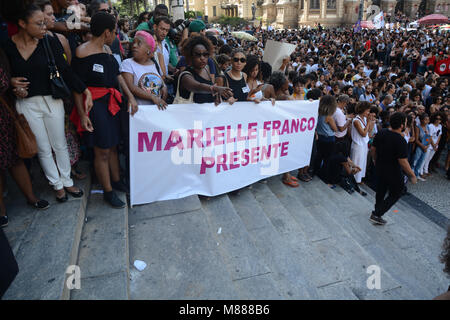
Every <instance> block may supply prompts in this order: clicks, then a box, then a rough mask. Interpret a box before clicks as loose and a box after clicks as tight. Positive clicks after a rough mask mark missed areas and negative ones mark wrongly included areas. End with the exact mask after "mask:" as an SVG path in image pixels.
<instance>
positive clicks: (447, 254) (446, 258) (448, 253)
mask: <svg viewBox="0 0 450 320" xmlns="http://www.w3.org/2000/svg"><path fill="white" fill-rule="evenodd" d="M442 249H443V250H442V253H441V255H440V256H439V260H440V261H441V262H442V263H443V264H444V270H443V271H444V272H445V273H447V274H448V275H449V276H450V225H449V226H448V229H447V236H446V237H445V239H444V243H443V244H442Z"/></svg>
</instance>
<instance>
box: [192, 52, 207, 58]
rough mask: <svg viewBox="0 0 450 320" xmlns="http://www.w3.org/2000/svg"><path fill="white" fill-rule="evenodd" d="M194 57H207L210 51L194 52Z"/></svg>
mask: <svg viewBox="0 0 450 320" xmlns="http://www.w3.org/2000/svg"><path fill="white" fill-rule="evenodd" d="M194 57H198V58H200V57H205V58H209V52H203V53H201V52H194Z"/></svg>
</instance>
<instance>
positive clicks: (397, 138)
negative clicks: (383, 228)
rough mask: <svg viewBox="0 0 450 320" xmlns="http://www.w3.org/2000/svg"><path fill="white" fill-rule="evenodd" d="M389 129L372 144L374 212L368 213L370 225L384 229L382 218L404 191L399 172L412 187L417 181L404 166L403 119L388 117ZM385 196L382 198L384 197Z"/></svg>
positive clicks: (377, 136) (412, 173)
mask: <svg viewBox="0 0 450 320" xmlns="http://www.w3.org/2000/svg"><path fill="white" fill-rule="evenodd" d="M389 123H390V125H391V128H390V129H382V130H381V131H380V132H379V133H378V134H377V135H376V136H375V139H374V140H373V144H372V148H371V152H372V156H373V159H376V160H375V167H376V173H377V178H378V183H377V190H376V191H377V194H376V203H375V211H372V215H371V216H370V221H372V222H373V223H375V224H380V225H384V224H386V220H384V219H383V218H382V216H383V215H384V214H385V213H386V212H387V211H388V210H389V209H390V208H391V207H392V206H393V205H394V204H395V203H396V202H397V200H398V199H400V197H401V195H402V191H403V188H404V178H403V173H402V170H403V172H405V173H406V174H407V175H408V176H409V177H410V179H411V182H412V183H414V184H415V183H416V182H417V178H416V176H415V175H414V172H413V171H412V170H411V167H410V166H409V163H408V145H407V143H406V140H405V139H404V138H403V136H402V134H401V133H402V132H403V131H404V130H405V128H406V115H405V114H404V113H401V112H396V113H394V114H393V115H392V116H391V117H390V121H389ZM388 191H389V195H388V197H387V198H385V196H386V193H387V192H388Z"/></svg>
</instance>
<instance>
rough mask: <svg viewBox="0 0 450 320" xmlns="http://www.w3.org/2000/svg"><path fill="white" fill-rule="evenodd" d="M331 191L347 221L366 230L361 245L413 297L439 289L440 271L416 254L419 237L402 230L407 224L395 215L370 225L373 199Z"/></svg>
mask: <svg viewBox="0 0 450 320" xmlns="http://www.w3.org/2000/svg"><path fill="white" fill-rule="evenodd" d="M333 192H334V194H335V198H334V200H335V201H341V202H342V204H346V206H347V207H348V208H347V209H348V210H349V211H350V219H348V222H349V224H351V225H354V226H355V227H358V226H359V228H360V229H361V230H363V231H364V232H365V233H366V235H367V241H363V242H361V243H362V246H363V247H364V248H365V249H366V250H367V251H368V252H369V253H370V254H371V255H372V256H374V257H376V258H377V259H378V261H381V262H382V263H383V266H384V268H386V269H387V270H388V271H389V273H390V274H391V275H392V276H393V277H394V278H395V279H396V280H398V281H400V283H402V286H404V287H405V288H407V289H408V290H409V293H411V294H413V297H414V298H416V299H430V298H432V297H434V296H435V295H436V293H437V292H439V291H440V290H441V289H442V286H443V283H442V277H443V275H442V274H439V273H437V272H436V271H435V270H433V268H430V265H429V263H428V262H427V261H426V259H423V258H422V257H423V256H422V254H423V252H422V253H421V254H418V253H419V252H421V251H423V250H425V249H424V248H423V247H422V248H421V246H419V247H418V248H415V247H414V244H416V245H417V244H418V241H420V239H414V236H412V235H411V234H408V233H407V232H405V230H407V229H408V228H410V226H408V225H407V224H404V223H403V224H402V223H400V222H399V221H398V219H397V218H395V219H388V223H387V224H386V225H385V226H383V227H379V226H372V225H371V223H370V222H369V221H368V217H369V215H370V212H371V211H372V210H373V203H371V202H370V201H369V200H367V199H364V197H362V196H360V195H358V194H352V195H349V194H348V193H346V192H345V191H343V190H342V189H341V190H339V188H338V189H336V190H333ZM350 203H351V205H350ZM424 223H425V222H424ZM428 223H432V222H428ZM410 230H411V228H410ZM435 268H436V266H435ZM435 268H434V269H435ZM418 284H420V285H421V286H422V288H421V289H420V290H417V286H418Z"/></svg>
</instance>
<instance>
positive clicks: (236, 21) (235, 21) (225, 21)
mask: <svg viewBox="0 0 450 320" xmlns="http://www.w3.org/2000/svg"><path fill="white" fill-rule="evenodd" d="M217 23H219V24H221V25H230V26H232V27H239V26H241V25H247V24H249V21H248V20H246V19H243V18H240V17H227V16H220V17H219V19H218V20H217Z"/></svg>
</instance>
